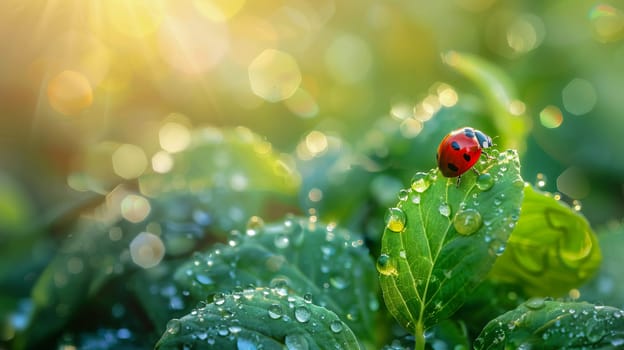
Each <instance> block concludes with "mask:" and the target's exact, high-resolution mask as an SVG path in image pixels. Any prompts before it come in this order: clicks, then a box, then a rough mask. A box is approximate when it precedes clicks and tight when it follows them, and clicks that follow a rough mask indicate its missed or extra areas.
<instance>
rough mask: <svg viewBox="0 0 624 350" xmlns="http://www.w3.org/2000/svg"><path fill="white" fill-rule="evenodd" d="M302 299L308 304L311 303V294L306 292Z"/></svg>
mask: <svg viewBox="0 0 624 350" xmlns="http://www.w3.org/2000/svg"><path fill="white" fill-rule="evenodd" d="M303 301H305V302H306V304H310V303H312V294H310V293H306V294H305V295H304V296H303Z"/></svg>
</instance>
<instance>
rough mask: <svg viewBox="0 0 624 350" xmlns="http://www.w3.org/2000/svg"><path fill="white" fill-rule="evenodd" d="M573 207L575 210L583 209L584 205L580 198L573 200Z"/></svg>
mask: <svg viewBox="0 0 624 350" xmlns="http://www.w3.org/2000/svg"><path fill="white" fill-rule="evenodd" d="M572 209H574V211H581V209H583V205H582V204H581V201H579V200H578V199H575V200H573V201H572Z"/></svg>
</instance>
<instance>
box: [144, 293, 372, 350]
mask: <svg viewBox="0 0 624 350" xmlns="http://www.w3.org/2000/svg"><path fill="white" fill-rule="evenodd" d="M183 346H187V347H190V348H193V349H266V350H272V349H275V350H282V349H284V348H288V349H311V350H312V349H346V350H348V349H360V347H359V344H358V341H357V339H356V338H355V335H354V334H353V332H352V331H351V330H350V329H349V327H348V326H347V324H345V323H344V322H342V321H341V320H340V318H339V317H338V316H337V315H336V314H335V313H334V312H332V311H330V310H328V309H326V308H324V307H321V306H318V305H315V304H314V303H311V302H310V300H306V299H304V298H301V297H299V296H297V295H289V293H288V292H287V291H285V290H283V289H281V288H246V289H243V290H240V291H238V292H233V293H219V294H216V295H215V296H214V298H213V302H212V303H209V304H204V305H200V306H198V308H196V309H194V310H193V311H191V312H190V313H189V314H188V315H186V316H184V317H182V318H180V319H172V320H170V321H169V322H168V323H167V329H166V330H165V332H164V334H163V336H162V338H161V339H160V341H159V342H158V343H157V344H156V349H159V350H168V349H176V350H177V349H180V348H181V347H183Z"/></svg>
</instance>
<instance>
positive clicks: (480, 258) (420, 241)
mask: <svg viewBox="0 0 624 350" xmlns="http://www.w3.org/2000/svg"><path fill="white" fill-rule="evenodd" d="M493 154H496V155H497V157H496V160H489V161H487V162H485V164H478V165H477V166H478V167H479V169H480V171H481V172H482V173H483V174H482V175H481V176H479V179H477V176H476V175H474V174H473V173H472V172H469V173H466V174H465V175H464V176H463V177H462V183H461V186H459V188H457V187H456V186H455V179H449V178H444V177H442V176H441V175H440V174H439V171H438V169H433V170H432V171H430V172H429V173H428V174H424V173H417V174H416V176H415V177H414V179H413V182H412V185H411V188H410V189H409V190H408V191H407V193H406V195H405V196H403V198H404V200H401V201H400V202H399V203H398V204H397V206H396V208H393V209H391V210H390V211H389V215H388V216H387V220H386V223H387V226H386V230H385V231H384V234H383V238H382V247H381V256H380V257H379V259H378V261H377V268H378V270H379V272H380V281H381V287H382V290H383V296H384V300H385V302H386V306H387V307H388V310H389V311H390V313H391V314H392V315H393V316H394V317H395V318H396V319H397V320H398V321H399V323H400V324H401V325H403V326H404V327H405V328H407V329H408V330H411V331H413V330H414V327H416V328H419V329H427V328H429V327H431V326H432V325H434V324H436V323H437V322H438V321H440V320H442V319H444V318H447V317H448V316H450V315H451V314H452V313H453V312H454V311H455V310H456V309H457V308H458V307H459V306H461V305H462V303H463V302H464V300H465V299H466V298H467V296H468V294H469V292H470V291H471V290H472V289H473V288H474V287H475V286H476V285H477V284H479V283H480V282H481V281H482V280H483V279H484V278H485V276H486V274H487V273H488V271H489V270H490V268H491V266H492V264H493V263H494V260H495V259H496V257H497V255H499V254H500V253H501V252H502V251H503V250H504V248H505V243H506V242H507V238H508V236H509V234H510V232H511V230H512V229H513V227H514V225H515V223H516V221H517V219H518V214H519V209H520V203H521V201H522V187H523V182H522V179H521V178H520V175H519V172H520V165H519V162H518V156H517V153H516V152H515V151H512V150H509V151H506V152H503V153H501V154H500V155H498V152H496V151H494V152H493Z"/></svg>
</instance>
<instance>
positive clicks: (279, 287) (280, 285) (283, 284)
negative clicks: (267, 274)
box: [269, 277, 289, 297]
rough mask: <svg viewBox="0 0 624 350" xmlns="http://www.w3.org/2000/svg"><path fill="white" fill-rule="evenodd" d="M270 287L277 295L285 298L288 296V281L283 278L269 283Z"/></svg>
mask: <svg viewBox="0 0 624 350" xmlns="http://www.w3.org/2000/svg"><path fill="white" fill-rule="evenodd" d="M269 286H270V287H271V288H273V290H274V291H275V293H277V295H279V296H282V297H285V296H287V295H288V288H289V287H288V280H287V279H286V278H283V277H275V278H273V279H272V280H271V281H270V282H269Z"/></svg>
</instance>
